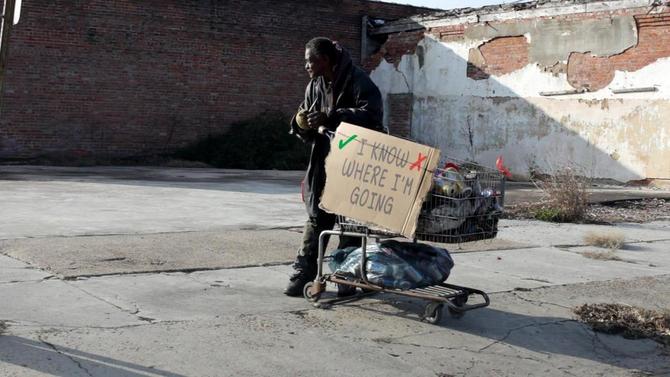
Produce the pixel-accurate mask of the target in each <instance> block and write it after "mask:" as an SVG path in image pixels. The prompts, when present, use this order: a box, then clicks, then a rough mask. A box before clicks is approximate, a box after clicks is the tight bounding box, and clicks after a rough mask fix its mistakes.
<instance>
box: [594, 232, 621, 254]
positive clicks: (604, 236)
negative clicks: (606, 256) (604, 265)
mask: <svg viewBox="0 0 670 377" xmlns="http://www.w3.org/2000/svg"><path fill="white" fill-rule="evenodd" d="M624 239H625V238H624V236H623V234H621V233H595V232H590V233H587V234H586V236H584V242H586V244H587V245H590V246H597V247H603V248H606V249H611V250H618V249H620V248H621V246H623V242H624Z"/></svg>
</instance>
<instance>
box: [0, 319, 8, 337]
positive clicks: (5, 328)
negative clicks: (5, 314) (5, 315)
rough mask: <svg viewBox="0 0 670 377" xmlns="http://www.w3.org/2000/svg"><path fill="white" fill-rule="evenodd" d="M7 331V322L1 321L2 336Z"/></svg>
mask: <svg viewBox="0 0 670 377" xmlns="http://www.w3.org/2000/svg"><path fill="white" fill-rule="evenodd" d="M5 330H7V325H6V324H5V322H3V321H0V335H2V334H3V333H4V332H5Z"/></svg>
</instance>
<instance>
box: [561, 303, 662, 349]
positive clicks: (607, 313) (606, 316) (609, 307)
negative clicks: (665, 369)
mask: <svg viewBox="0 0 670 377" xmlns="http://www.w3.org/2000/svg"><path fill="white" fill-rule="evenodd" d="M574 312H575V314H576V315H577V316H578V319H579V321H581V322H583V323H585V324H587V325H589V326H591V327H592V328H593V330H594V331H599V332H603V333H606V334H621V335H622V336H623V337H624V338H627V339H643V338H647V339H653V340H655V341H657V342H659V343H661V344H664V345H666V346H670V311H667V310H666V311H665V313H661V312H659V311H655V310H649V309H643V308H639V307H635V306H629V305H622V304H584V305H581V306H579V307H577V308H575V309H574Z"/></svg>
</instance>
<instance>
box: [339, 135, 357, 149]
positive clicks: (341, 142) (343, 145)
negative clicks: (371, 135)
mask: <svg viewBox="0 0 670 377" xmlns="http://www.w3.org/2000/svg"><path fill="white" fill-rule="evenodd" d="M356 137H358V135H353V136H351V137H350V138H348V139H347V140H340V143H339V144H340V149H343V148H344V147H346V146H347V144H349V143H351V142H352V141H354V139H355V138H356Z"/></svg>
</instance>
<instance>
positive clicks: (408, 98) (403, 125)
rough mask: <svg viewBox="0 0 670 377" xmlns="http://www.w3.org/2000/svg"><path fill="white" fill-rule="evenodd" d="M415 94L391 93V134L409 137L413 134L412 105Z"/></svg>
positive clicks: (389, 100) (389, 109) (389, 107)
mask: <svg viewBox="0 0 670 377" xmlns="http://www.w3.org/2000/svg"><path fill="white" fill-rule="evenodd" d="M413 104H414V95H412V94H406V93H402V94H389V96H388V112H389V124H388V127H389V132H390V133H391V135H394V136H400V137H405V138H409V137H410V136H411V135H412V106H413Z"/></svg>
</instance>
